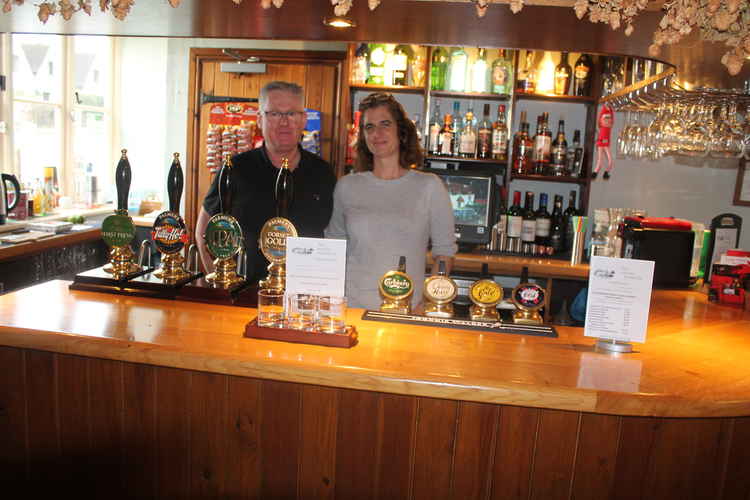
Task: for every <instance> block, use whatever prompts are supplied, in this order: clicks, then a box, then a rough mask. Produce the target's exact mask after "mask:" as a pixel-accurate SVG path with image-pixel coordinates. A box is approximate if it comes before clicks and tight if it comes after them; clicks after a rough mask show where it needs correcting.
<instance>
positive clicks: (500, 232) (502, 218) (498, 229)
mask: <svg viewBox="0 0 750 500" xmlns="http://www.w3.org/2000/svg"><path fill="white" fill-rule="evenodd" d="M498 194H499V196H498V199H499V202H498V203H499V207H498V210H497V220H496V221H495V224H494V225H493V226H492V231H491V235H490V237H491V239H490V245H489V248H488V250H491V251H498V252H504V251H505V250H506V245H507V241H508V233H507V231H508V214H507V209H506V207H505V196H504V194H503V187H502V186H501V187H500V188H498Z"/></svg>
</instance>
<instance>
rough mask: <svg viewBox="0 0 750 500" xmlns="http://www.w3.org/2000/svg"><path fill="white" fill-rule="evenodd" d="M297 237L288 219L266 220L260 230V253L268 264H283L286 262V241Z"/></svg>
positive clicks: (295, 229) (295, 230)
mask: <svg viewBox="0 0 750 500" xmlns="http://www.w3.org/2000/svg"><path fill="white" fill-rule="evenodd" d="M289 236H291V237H293V238H296V237H297V228H295V227H294V224H292V223H291V222H290V221H289V220H288V219H285V218H283V217H274V218H272V219H268V221H266V223H265V224H263V228H262V229H261V230H260V241H259V242H258V243H259V244H260V251H261V252H263V255H264V256H265V258H266V259H268V261H269V262H272V263H276V264H283V263H284V262H285V261H286V239H287V238H288V237H289Z"/></svg>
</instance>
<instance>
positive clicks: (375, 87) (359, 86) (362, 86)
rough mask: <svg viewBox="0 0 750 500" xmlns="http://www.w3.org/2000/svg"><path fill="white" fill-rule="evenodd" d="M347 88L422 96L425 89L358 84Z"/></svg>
mask: <svg viewBox="0 0 750 500" xmlns="http://www.w3.org/2000/svg"><path fill="white" fill-rule="evenodd" d="M349 88H351V89H352V90H369V91H372V92H374V91H376V90H388V91H391V92H408V93H411V94H424V92H425V88H424V87H413V86H407V85H372V84H369V83H359V84H356V85H349Z"/></svg>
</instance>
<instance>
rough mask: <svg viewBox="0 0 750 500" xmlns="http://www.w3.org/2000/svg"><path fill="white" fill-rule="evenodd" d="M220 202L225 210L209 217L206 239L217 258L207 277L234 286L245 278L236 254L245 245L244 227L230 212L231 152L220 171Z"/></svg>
mask: <svg viewBox="0 0 750 500" xmlns="http://www.w3.org/2000/svg"><path fill="white" fill-rule="evenodd" d="M218 187H219V206H220V207H221V212H220V213H218V214H216V215H214V216H213V217H211V218H210V219H209V220H208V224H207V225H206V233H205V236H204V239H205V241H206V249H207V250H208V253H209V254H211V257H213V258H214V266H215V268H216V269H215V271H214V272H212V273H210V274H208V275H207V276H206V281H207V282H209V283H210V284H211V285H213V286H215V287H217V288H230V287H231V286H233V285H235V284H237V283H240V282H241V281H244V278H243V277H242V276H239V275H238V274H237V272H236V270H237V262H236V261H235V259H234V257H235V255H237V253H239V251H240V248H242V241H243V239H242V228H241V227H240V224H239V222H237V219H235V218H234V217H232V216H231V215H229V212H230V210H231V207H232V203H231V201H232V200H231V196H232V160H231V157H230V155H229V154H228V153H227V154H225V155H224V162H223V165H222V167H221V170H220V171H219V181H218Z"/></svg>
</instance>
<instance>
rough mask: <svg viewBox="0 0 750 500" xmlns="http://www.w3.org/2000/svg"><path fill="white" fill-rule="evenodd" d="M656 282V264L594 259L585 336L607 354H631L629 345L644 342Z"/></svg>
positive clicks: (646, 261)
mask: <svg viewBox="0 0 750 500" xmlns="http://www.w3.org/2000/svg"><path fill="white" fill-rule="evenodd" d="M653 280H654V262H653V261H650V260H636V259H618V258H613V257H601V256H594V257H592V258H591V264H590V271H589V291H588V299H587V302H586V324H585V326H584V332H583V334H584V335H585V336H587V337H597V338H598V339H599V340H598V342H597V344H596V345H597V348H600V349H604V350H608V351H616V352H631V351H632V345H630V342H641V343H642V342H645V341H646V328H647V326H648V312H649V307H650V304H651V285H652V283H653Z"/></svg>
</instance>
